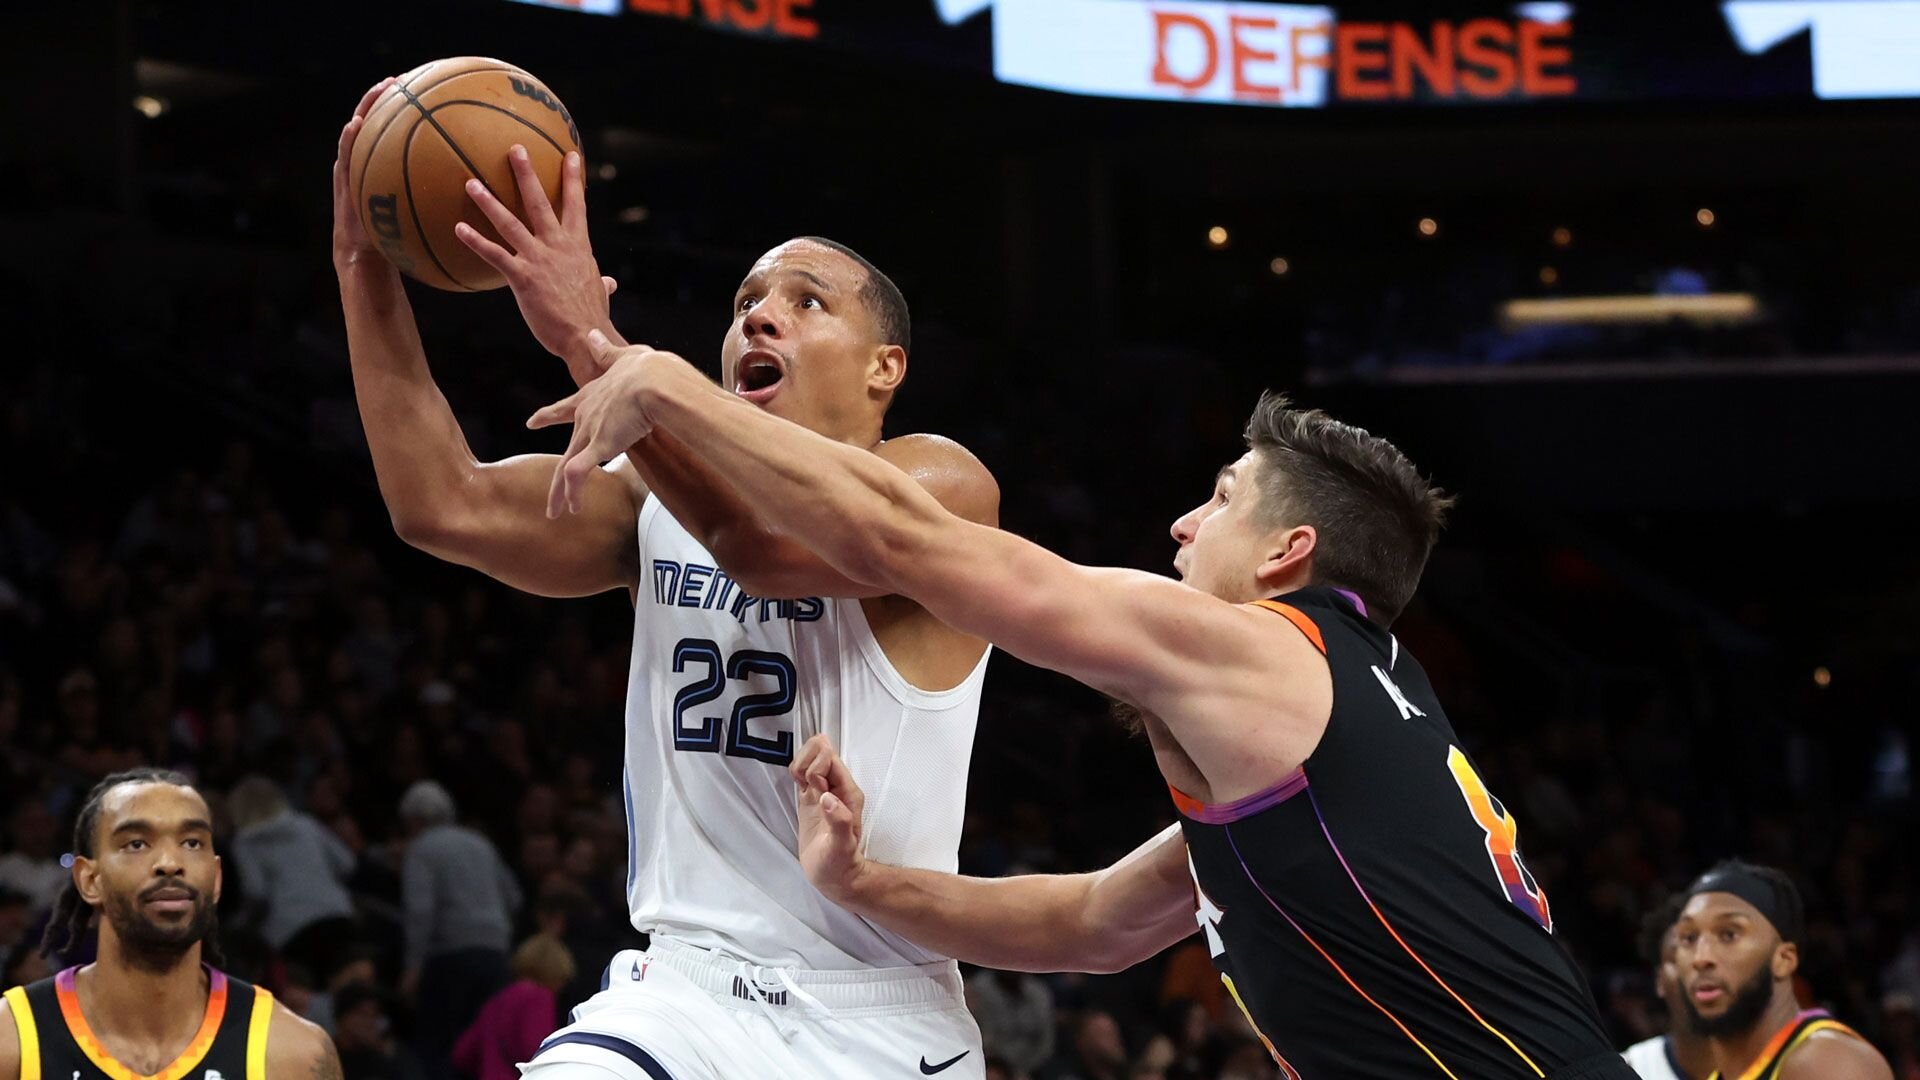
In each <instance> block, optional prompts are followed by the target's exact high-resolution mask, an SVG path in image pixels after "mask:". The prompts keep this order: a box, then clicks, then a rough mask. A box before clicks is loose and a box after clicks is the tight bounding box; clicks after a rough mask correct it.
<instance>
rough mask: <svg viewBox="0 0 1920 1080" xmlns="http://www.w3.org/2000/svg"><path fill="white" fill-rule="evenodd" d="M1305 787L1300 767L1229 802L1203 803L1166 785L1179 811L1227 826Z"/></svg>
mask: <svg viewBox="0 0 1920 1080" xmlns="http://www.w3.org/2000/svg"><path fill="white" fill-rule="evenodd" d="M1306 786H1307V770H1306V769H1305V768H1298V769H1295V770H1293V771H1292V772H1290V773H1288V774H1287V776H1286V778H1285V779H1284V780H1281V781H1280V782H1279V783H1277V784H1275V785H1273V786H1272V787H1270V788H1268V789H1266V790H1265V791H1256V792H1254V793H1253V794H1251V795H1248V796H1246V797H1244V798H1239V799H1235V800H1233V801H1232V802H1229V803H1203V802H1201V801H1200V800H1199V799H1196V798H1194V797H1193V796H1191V795H1188V794H1187V793H1186V792H1184V791H1181V790H1180V789H1179V788H1177V787H1174V786H1173V785H1172V784H1168V785H1167V790H1168V791H1170V792H1172V793H1173V805H1174V808H1175V809H1177V810H1179V811H1180V813H1182V814H1184V815H1185V816H1187V817H1189V818H1191V819H1193V820H1194V821H1199V822H1204V823H1206V824H1208V825H1225V824H1227V823H1228V822H1233V821H1239V820H1240V819H1241V818H1245V817H1252V816H1253V815H1255V814H1257V813H1259V812H1260V811H1262V810H1267V809H1270V808H1272V807H1275V806H1279V805H1280V804H1281V803H1283V802H1286V801H1287V800H1288V799H1291V798H1293V797H1294V796H1295V795H1298V794H1300V792H1301V791H1303V790H1305V789H1306Z"/></svg>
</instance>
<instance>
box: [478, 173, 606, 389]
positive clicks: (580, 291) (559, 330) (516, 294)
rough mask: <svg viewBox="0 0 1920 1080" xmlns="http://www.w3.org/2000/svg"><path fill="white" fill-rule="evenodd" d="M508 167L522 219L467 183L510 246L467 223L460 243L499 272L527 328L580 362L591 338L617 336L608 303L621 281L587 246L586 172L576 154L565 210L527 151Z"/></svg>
mask: <svg viewBox="0 0 1920 1080" xmlns="http://www.w3.org/2000/svg"><path fill="white" fill-rule="evenodd" d="M507 163H508V164H509V165H510V166H511V167H512V169H513V178H514V180H515V182H516V183H517V184H518V185H519V188H520V208H521V213H520V214H519V215H515V214H514V212H513V211H512V210H510V209H508V208H507V206H506V205H505V204H504V203H502V202H501V201H500V200H499V199H497V198H495V197H494V195H493V193H492V192H490V191H488V190H487V186H486V185H485V184H482V183H481V182H480V181H478V180H469V181H467V195H468V196H469V197H470V198H472V199H473V202H474V205H476V206H478V207H479V208H480V212H481V213H483V214H485V215H486V216H487V220H488V221H490V222H492V223H493V227H494V229H495V230H496V231H498V232H499V234H500V237H501V239H503V240H505V241H506V245H505V246H502V245H500V244H496V243H494V242H493V241H491V240H489V239H487V238H486V237H485V236H482V235H481V234H480V232H479V231H478V230H476V229H474V228H473V227H472V226H470V225H468V224H466V223H465V222H462V223H461V224H459V225H456V226H454V229H453V232H454V235H455V236H456V237H458V238H459V240H460V242H461V243H463V244H465V245H467V247H469V248H471V249H472V250H473V253H474V254H476V255H478V256H480V257H481V258H482V259H485V260H486V262H487V265H489V266H491V267H493V268H494V269H495V270H498V271H499V272H500V274H501V276H503V277H505V278H506V279H507V285H508V287H509V288H511V289H512V290H513V298H514V300H515V301H517V302H518V303H519V305H520V315H521V317H522V318H524V319H526V320H527V328H528V329H530V330H532V331H533V336H534V337H535V338H536V339H538V340H539V342H540V344H541V345H544V346H545V347H546V349H547V351H548V352H550V353H552V354H554V355H555V356H558V357H560V358H561V359H563V360H567V361H568V362H569V363H570V364H572V363H577V362H578V361H580V360H581V359H583V358H584V355H585V354H586V352H587V332H588V331H590V330H601V331H603V332H605V333H607V334H609V335H611V334H612V331H613V323H612V321H611V319H610V318H609V316H608V310H607V298H608V297H610V296H612V295H613V290H614V287H615V286H614V282H613V279H612V278H610V277H604V276H602V275H601V273H600V267H599V264H597V263H596V262H594V258H593V245H592V243H591V242H589V240H588V239H587V196H586V166H585V164H584V163H583V162H582V161H581V158H580V154H579V153H578V152H577V151H569V152H568V153H567V158H566V162H565V164H563V165H562V166H561V168H560V205H559V206H558V207H555V206H554V205H553V204H552V203H550V202H549V201H548V200H547V193H546V189H545V188H543V187H542V186H541V184H540V178H539V177H538V176H537V175H535V173H534V171H533V162H532V160H531V159H530V158H528V156H527V148H526V147H524V146H514V147H513V148H511V149H510V150H509V151H508V152H507Z"/></svg>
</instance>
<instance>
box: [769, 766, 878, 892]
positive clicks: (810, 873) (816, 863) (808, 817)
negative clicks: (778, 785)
mask: <svg viewBox="0 0 1920 1080" xmlns="http://www.w3.org/2000/svg"><path fill="white" fill-rule="evenodd" d="M787 771H788V772H789V773H791V774H792V775H793V780H794V783H795V784H797V785H799V788H800V791H799V804H800V851H799V855H800V868H801V869H802V870H805V871H806V874H807V880H808V881H811V882H813V887H814V888H816V889H819V890H820V892H821V894H822V895H823V896H825V897H826V898H827V899H829V900H835V901H841V900H844V899H845V898H846V897H848V896H851V895H852V894H853V892H854V891H855V889H856V885H857V883H858V881H859V879H860V876H861V874H862V873H863V872H864V871H865V869H866V863H867V858H866V853H865V849H864V845H863V843H862V838H861V833H860V812H861V810H862V809H863V808H864V807H865V806H866V801H867V799H866V796H865V795H864V794H863V793H862V792H861V791H860V786H859V785H858V784H856V783H854V782H853V774H852V773H851V772H849V771H848V770H847V763H846V762H844V761H842V760H840V755H839V754H838V753H835V752H834V749H833V744H832V743H831V742H828V741H827V737H826V736H825V735H815V736H814V737H813V738H811V739H808V740H807V743H806V745H805V746H803V747H801V748H800V753H799V754H798V755H796V756H795V757H794V759H793V763H792V764H791V765H789V766H787Z"/></svg>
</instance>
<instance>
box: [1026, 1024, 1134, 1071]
mask: <svg viewBox="0 0 1920 1080" xmlns="http://www.w3.org/2000/svg"><path fill="white" fill-rule="evenodd" d="M1040 1075H1041V1076H1042V1077H1043V1078H1044V1080H1128V1076H1127V1044H1126V1042H1125V1041H1124V1040H1122V1039H1121V1037H1120V1024H1119V1022H1118V1021H1116V1020H1114V1018H1113V1014H1111V1013H1107V1012H1103V1011H1101V1010H1099V1009H1089V1010H1087V1011H1086V1012H1084V1013H1082V1014H1080V1020H1079V1022H1078V1023H1077V1024H1075V1025H1074V1030H1073V1045H1072V1046H1071V1047H1070V1048H1069V1049H1068V1051H1067V1054H1066V1055H1065V1056H1064V1057H1062V1058H1060V1059H1059V1060H1057V1061H1055V1062H1054V1064H1053V1065H1052V1066H1051V1067H1050V1068H1048V1069H1046V1070H1045V1071H1044V1072H1042V1073H1041V1074H1040Z"/></svg>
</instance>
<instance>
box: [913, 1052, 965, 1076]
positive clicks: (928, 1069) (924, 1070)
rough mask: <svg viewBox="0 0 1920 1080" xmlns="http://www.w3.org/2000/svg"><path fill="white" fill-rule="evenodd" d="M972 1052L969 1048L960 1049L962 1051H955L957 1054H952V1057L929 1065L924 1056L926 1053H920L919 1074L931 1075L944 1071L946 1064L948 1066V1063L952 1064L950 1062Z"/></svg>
mask: <svg viewBox="0 0 1920 1080" xmlns="http://www.w3.org/2000/svg"><path fill="white" fill-rule="evenodd" d="M972 1052H973V1051H971V1050H962V1051H960V1052H959V1053H957V1054H955V1055H953V1056H952V1057H950V1058H948V1059H947V1060H945V1061H943V1062H941V1063H940V1064H938V1065H929V1064H927V1057H926V1055H925V1054H922V1055H920V1072H921V1075H923V1076H932V1075H933V1074H934V1073H937V1072H944V1071H946V1069H947V1067H948V1066H950V1065H952V1064H953V1063H954V1062H956V1061H959V1060H960V1059H961V1058H963V1057H966V1056H967V1055H968V1054H970V1053H972Z"/></svg>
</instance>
